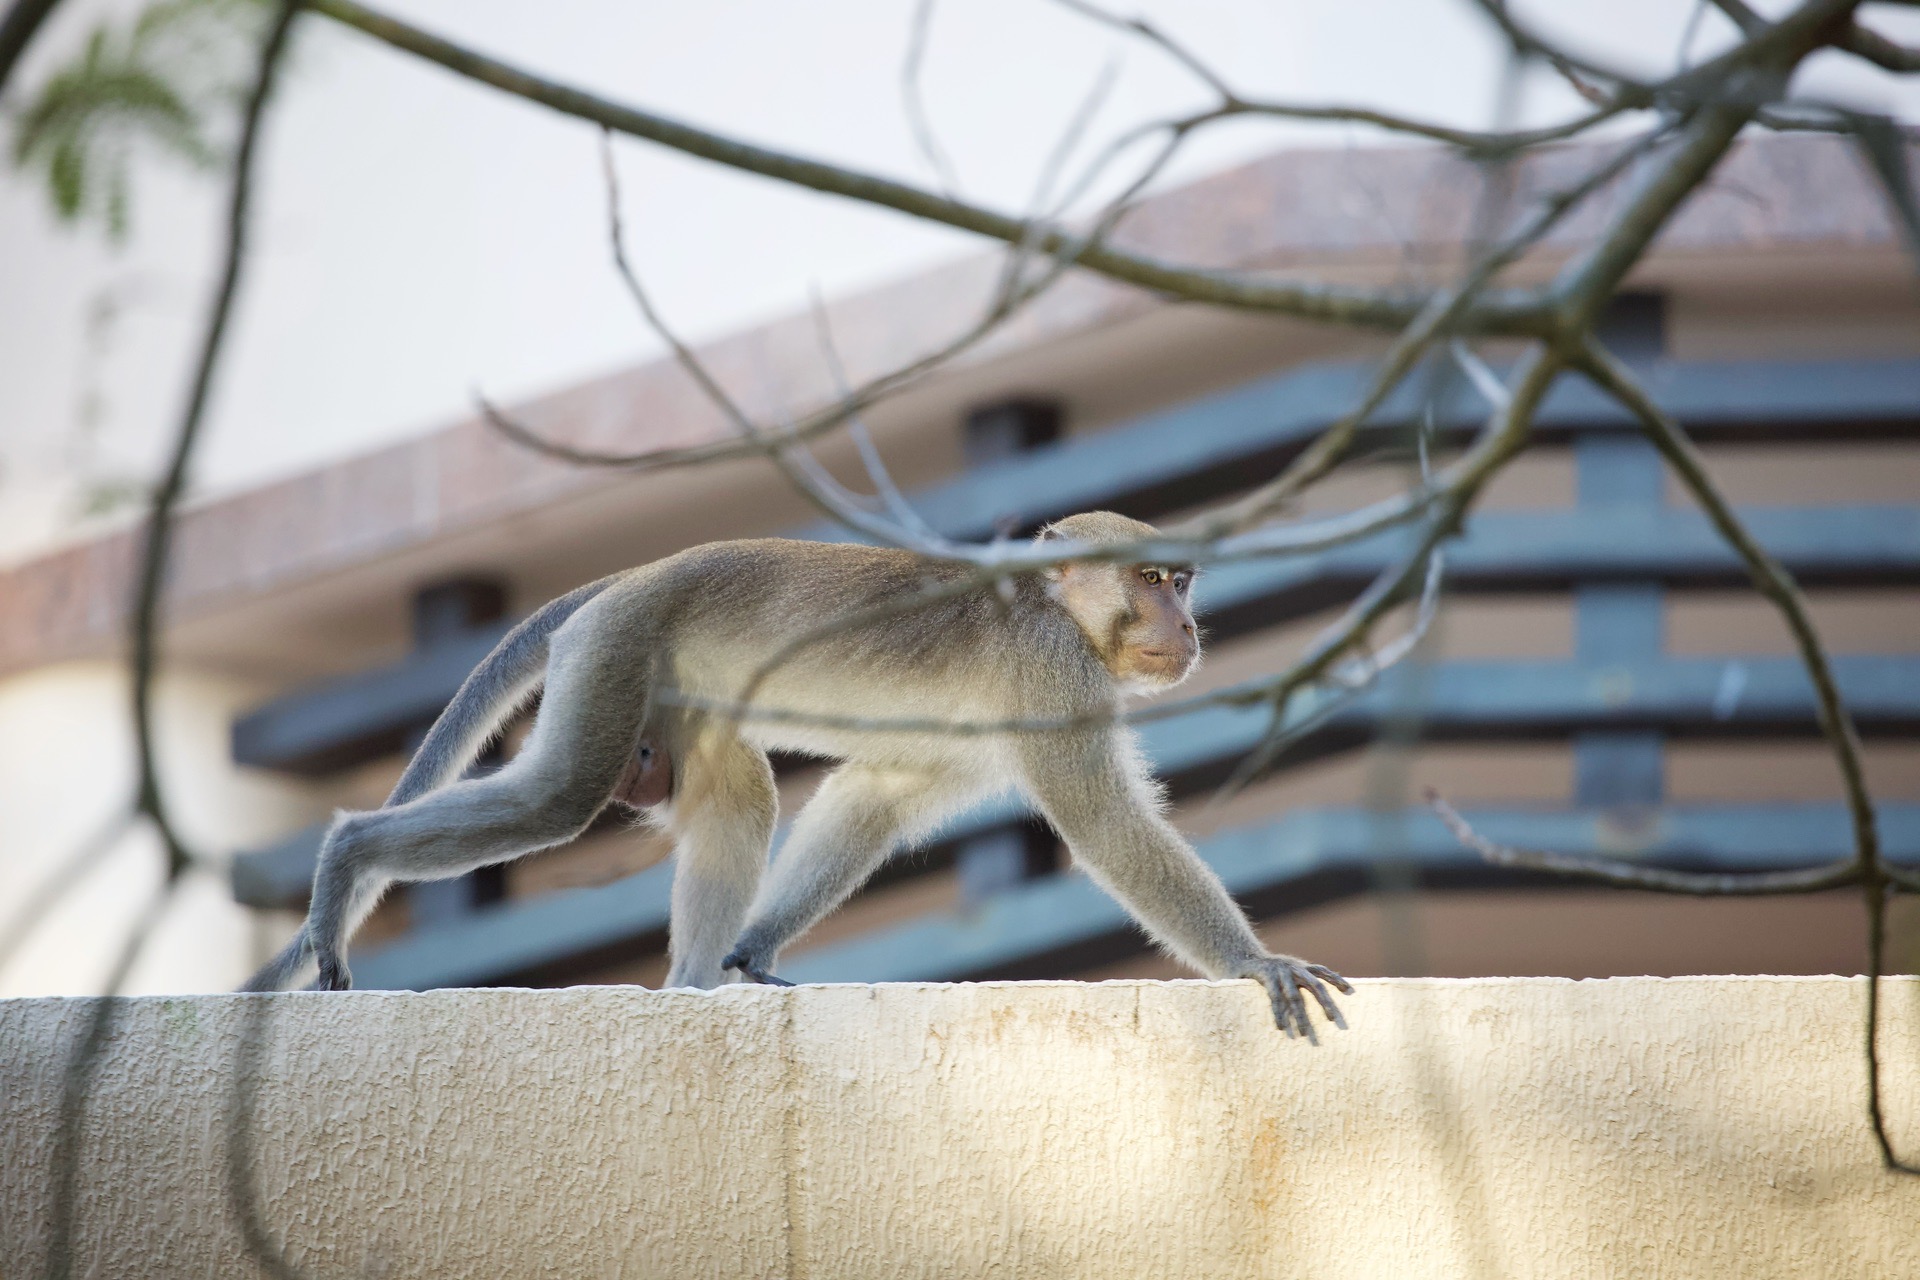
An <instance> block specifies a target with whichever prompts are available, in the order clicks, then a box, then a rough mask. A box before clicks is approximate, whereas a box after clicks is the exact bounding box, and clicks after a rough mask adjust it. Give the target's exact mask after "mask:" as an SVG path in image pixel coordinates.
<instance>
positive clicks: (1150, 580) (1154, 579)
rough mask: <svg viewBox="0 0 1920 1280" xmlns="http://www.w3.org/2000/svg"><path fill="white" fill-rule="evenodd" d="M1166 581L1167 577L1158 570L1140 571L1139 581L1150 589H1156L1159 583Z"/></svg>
mask: <svg viewBox="0 0 1920 1280" xmlns="http://www.w3.org/2000/svg"><path fill="white" fill-rule="evenodd" d="M1166 580H1167V575H1166V574H1164V573H1162V572H1160V570H1158V569H1142V570H1141V571H1140V581H1142V582H1144V583H1146V584H1147V585H1148V586H1150V587H1157V586H1159V585H1160V584H1161V583H1163V582H1165V581H1166Z"/></svg>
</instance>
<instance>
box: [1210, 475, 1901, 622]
mask: <svg viewBox="0 0 1920 1280" xmlns="http://www.w3.org/2000/svg"><path fill="white" fill-rule="evenodd" d="M1741 516H1742V518H1743V519H1744V520H1746V521H1747V523H1748V526H1749V527H1750V528H1751V529H1752V531H1753V534H1754V536H1755V537H1756V538H1758V539H1759V540H1760V542H1761V543H1762V544H1763V545H1764V546H1766V547H1767V549H1768V550H1770V551H1771V552H1773V553H1774V554H1775V555H1776V556H1778V557H1779V558H1780V559H1781V560H1782V562H1783V563H1785V564H1786V565H1787V568H1788V569H1789V571H1791V572H1792V573H1793V574H1794V575H1795V576H1796V577H1797V578H1798V579H1799V580H1800V581H1801V582H1802V583H1803V584H1806V585H1816V586H1817V585H1825V584H1861V583H1873V584H1880V585H1891V584H1896V583H1911V582H1920V507H1904V506H1860V507H1759V508H1752V509H1748V510H1745V511H1743V512H1741ZM1403 553H1404V552H1403V543H1402V541H1401V539H1400V538H1399V537H1398V536H1397V533H1394V532H1390V533H1388V534H1385V535H1382V536H1378V537H1374V538H1369V539H1366V540H1364V541H1361V542H1355V543H1351V544H1348V545H1346V546H1343V547H1336V548H1334V549H1332V550H1329V551H1323V552H1318V553H1316V554H1313V555H1308V556H1294V557H1289V558H1287V559H1285V560H1276V561H1265V562H1250V563H1243V564H1231V565H1221V566H1218V567H1216V568H1211V569H1209V570H1207V572H1206V573H1205V574H1204V575H1203V576H1202V578H1201V580H1200V585H1199V587H1198V589H1197V592H1196V599H1197V601H1198V606H1199V609H1200V610H1201V612H1202V614H1203V615H1205V616H1206V617H1207V620H1208V622H1209V624H1210V626H1211V628H1212V629H1213V631H1214V632H1215V633H1216V634H1224V635H1231V634H1237V633H1239V632H1241V631H1244V630H1248V629H1251V628H1254V627H1260V626H1270V625H1272V624H1273V623H1275V622H1279V621H1285V620H1287V619H1290V618H1295V617H1299V616H1301V615H1303V614H1305V613H1309V612H1312V611H1314V610H1316V609H1321V608H1325V607H1327V606H1328V605H1330V604H1333V603H1335V602H1338V601H1342V600H1345V599H1346V598H1348V597H1349V596H1351V595H1353V594H1354V593H1355V592H1357V591H1358V590H1359V589H1360V588H1361V586H1362V585H1364V584H1365V583H1368V582H1370V581H1372V580H1373V578H1374V577H1375V576H1377V575H1378V574H1379V573H1380V572H1381V570H1383V569H1385V568H1386V567H1387V566H1388V565H1389V564H1392V563H1394V562H1395V561H1396V560H1397V559H1398V558H1399V557H1400V556H1401V555H1402V554H1403ZM1641 578H1648V579H1658V580H1659V581H1662V582H1665V583H1668V584H1669V585H1674V586H1686V587H1706V586H1738V585H1743V584H1744V583H1745V582H1746V581H1747V577H1746V570H1745V569H1744V568H1743V567H1742V565H1741V563H1740V560H1739V558H1738V557H1737V556H1735V555H1734V554H1733V552H1732V551H1730V550H1728V548H1727V546H1726V543H1725V542H1723V541H1722V540H1721V538H1720V535H1719V534H1718V533H1717V532H1716V531H1715V530H1714V528H1713V526H1712V525H1710V524H1709V523H1708V522H1707V520H1706V518H1705V517H1703V516H1701V515H1700V514H1699V513H1697V512H1694V511H1684V510H1660V511H1656V512H1650V513H1642V514H1638V515H1636V517H1635V518H1633V519H1631V520H1628V519H1616V518H1614V517H1613V516H1612V515H1610V514H1609V513H1607V512H1605V511H1593V510H1581V509H1578V508H1573V509H1567V510H1552V511H1492V512H1485V513H1482V514H1479V515H1476V516H1474V517H1472V518H1471V520H1470V521H1469V523H1468V525H1467V528H1466V530H1465V532H1464V533H1463V535H1462V536H1461V537H1460V538H1458V539H1456V540H1455V541H1453V542H1451V543H1449V544H1448V545H1447V587H1448V590H1449V591H1451V592H1454V593H1459V592H1462V591H1527V590H1539V589H1546V588H1563V587H1569V586H1573V585H1575V584H1577V583H1582V582H1607V581H1622V580H1625V581H1631V580H1634V579H1641Z"/></svg>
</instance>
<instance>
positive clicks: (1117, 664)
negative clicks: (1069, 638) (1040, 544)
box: [1050, 563, 1200, 692]
mask: <svg viewBox="0 0 1920 1280" xmlns="http://www.w3.org/2000/svg"><path fill="white" fill-rule="evenodd" d="M1050 577H1051V579H1052V591H1053V593H1054V598H1055V599H1057V600H1059V601H1060V603H1061V604H1063V605H1065V606H1066V609H1067V612H1068V613H1070V614H1072V615H1073V620H1074V621H1075V622H1077V623H1079V624H1080V630H1081V631H1083V632H1084V633H1085V634H1086V637H1087V639H1088V641H1089V642H1091V643H1092V645H1093V648H1094V652H1095V653H1097V654H1099V655H1100V660H1101V661H1102V662H1103V663H1105V664H1106V667H1107V670H1109V671H1111V672H1112V673H1113V675H1114V678H1115V679H1117V680H1119V681H1120V682H1121V683H1122V684H1124V685H1126V686H1127V687H1128V688H1129V689H1132V690H1135V691H1138V692H1151V691H1155V690H1159V689H1171V688H1172V687H1173V686H1174V685H1177V684H1179V683H1180V682H1181V681H1182V680H1185V679H1186V678H1187V677H1188V676H1190V675H1192V674H1193V669H1194V668H1195V667H1197V666H1199V665H1200V635H1199V631H1198V629H1197V628H1196V627H1195V626H1194V623H1193V611H1192V609H1191V607H1190V606H1189V601H1188V596H1189V593H1190V592H1191V591H1192V589H1193V571H1192V570H1191V569H1187V568H1184V567H1181V566H1166V565H1110V564H1092V563H1088V564H1069V565H1062V566H1061V567H1060V568H1058V569H1056V570H1054V571H1053V573H1052V574H1051V575H1050Z"/></svg>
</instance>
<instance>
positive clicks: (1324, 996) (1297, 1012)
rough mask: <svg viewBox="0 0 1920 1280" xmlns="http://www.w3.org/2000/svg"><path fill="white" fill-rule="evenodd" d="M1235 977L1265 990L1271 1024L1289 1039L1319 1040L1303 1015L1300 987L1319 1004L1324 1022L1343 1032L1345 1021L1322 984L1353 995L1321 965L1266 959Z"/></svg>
mask: <svg viewBox="0 0 1920 1280" xmlns="http://www.w3.org/2000/svg"><path fill="white" fill-rule="evenodd" d="M1236 976H1238V977H1242V978H1257V979H1258V980H1259V981H1260V983H1261V985H1262V986H1264V987H1266V989H1267V999H1268V1000H1269V1001H1271V1002H1272V1004H1273V1021H1274V1025H1276V1026H1278V1027H1279V1028H1280V1029H1281V1030H1282V1031H1284V1032H1286V1033H1287V1035H1289V1036H1294V1035H1303V1036H1305V1037H1306V1038H1307V1043H1308V1044H1319V1043H1320V1037H1319V1036H1317V1035H1315V1034H1314V1030H1313V1021H1312V1019H1310V1018H1309V1017H1308V1016H1307V1001H1306V996H1305V995H1303V994H1301V988H1303V987H1304V988H1305V989H1306V991H1307V993H1309V994H1311V995H1312V996H1313V998H1314V1000H1315V1001H1317V1002H1318V1003H1319V1005H1320V1008H1321V1010H1322V1011H1323V1012H1324V1013H1325V1014H1326V1015H1327V1021H1328V1022H1331V1023H1332V1024H1333V1025H1334V1026H1336V1027H1338V1028H1340V1029H1341V1030H1342V1031H1345V1030H1346V1029H1347V1020H1346V1018H1344V1017H1343V1016H1341V1013H1340V1006H1339V1005H1337V1004H1335V1003H1334V1002H1333V995H1332V993H1330V992H1329V991H1328V990H1327V987H1326V984H1327V983H1328V982H1331V983H1332V984H1333V985H1334V986H1336V987H1338V988H1339V989H1340V990H1341V991H1343V992H1345V993H1346V994H1347V995H1352V994H1353V984H1352V983H1350V982H1348V981H1347V980H1346V979H1345V978H1343V977H1341V976H1340V975H1339V974H1337V973H1335V972H1334V971H1333V970H1331V969H1329V968H1327V966H1325V965H1323V964H1308V963H1307V962H1306V961H1305V960H1296V959H1294V958H1293V957H1292V956H1266V957H1264V958H1263V959H1262V960H1261V961H1260V962H1259V963H1257V964H1255V965H1253V966H1250V967H1249V968H1247V969H1246V970H1244V971H1242V972H1241V973H1240V974H1238V975H1236ZM1322 979H1325V981H1324V982H1323V981H1322Z"/></svg>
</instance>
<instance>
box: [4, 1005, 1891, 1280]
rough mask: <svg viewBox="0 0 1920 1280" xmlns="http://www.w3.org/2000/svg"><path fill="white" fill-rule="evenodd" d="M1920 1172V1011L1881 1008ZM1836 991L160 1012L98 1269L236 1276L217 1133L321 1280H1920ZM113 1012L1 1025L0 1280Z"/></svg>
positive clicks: (26, 1244)
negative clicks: (246, 1101) (90, 1036)
mask: <svg viewBox="0 0 1920 1280" xmlns="http://www.w3.org/2000/svg"><path fill="white" fill-rule="evenodd" d="M1886 990H1887V995H1888V1005H1889V1009H1888V1013H1887V1024H1886V1025H1887V1034H1886V1037H1885V1053H1886V1060H1887V1062H1888V1064H1889V1069H1888V1070H1887V1073H1886V1074H1887V1077H1888V1080H1889V1083H1890V1086H1891V1088H1890V1091H1889V1095H1888V1104H1889V1107H1890V1111H1891V1114H1892V1116H1893V1117H1894V1122H1895V1130H1896V1137H1897V1138H1898V1139H1899V1140H1900V1141H1901V1142H1902V1143H1903V1144H1905V1147H1906V1149H1907V1150H1908V1151H1910V1152H1911V1151H1916V1149H1920V1070H1916V1066H1920V981H1916V980H1911V979H1899V980H1893V981H1890V982H1889V984H1888V986H1887V989H1886ZM1863 993H1864V985H1863V983H1862V982H1861V981H1860V980H1858V979H1841V978H1800V979H1783V978H1732V979H1725V978H1721V979H1710V978H1709V979H1612V980H1607V981H1600V982H1578V983H1576V982H1568V981H1563V980H1553V979H1505V980H1480V981H1444V980H1419V981H1380V982H1369V983H1366V984H1364V985H1363V986H1362V988H1361V990H1360V992H1359V994H1358V995H1356V996H1354V997H1353V998H1352V999H1351V1000H1350V1001H1349V1002H1348V1012H1349V1015H1350V1017H1351V1020H1352V1023H1353V1030H1352V1031H1350V1032H1347V1033H1345V1034H1340V1033H1333V1034H1331V1035H1329V1037H1328V1038H1327V1041H1326V1043H1324V1044H1323V1045H1321V1046H1320V1047H1319V1048H1312V1047H1309V1046H1308V1045H1306V1044H1305V1043H1304V1042H1300V1041H1289V1040H1287V1039H1285V1038H1284V1037H1282V1036H1281V1035H1279V1034H1278V1033H1277V1032H1275V1031H1274V1029H1273V1027H1272V1025H1271V1024H1270V1023H1269V1022H1268V1020H1267V1011H1266V1002H1265V999H1264V997H1263V996H1262V995H1261V994H1260V993H1259V992H1258V991H1257V990H1256V989H1255V988H1254V987H1253V985H1252V984H1250V983H1229V984H1208V983H1198V982H1179V983H1154V982H1115V983H1105V984H1097V985H1081V984H1073V983H1032V984H981V985H953V986H912V985H900V986H880V987H860V986H839V987H812V988H800V989H797V990H793V991H777V990H772V989H765V988H741V987H735V988H729V989H725V990H723V991H720V992H718V993H713V994H703V993H693V992H648V991H641V990H636V989H630V988H576V989H572V990H567V991H539V992H529V991H512V990H493V991H440V992H433V993H429V994H425V995H407V994H388V993H371V992H370V993H360V994H354V995H349V996H327V995H318V994H295V995H287V996H275V997H234V996H214V997H180V998H164V997H154V998H144V999H140V1000H137V1001H132V1002H128V1003H126V1004H123V1005H122V1006H120V1010H121V1017H120V1020H119V1022H118V1025H117V1029H116V1030H115V1032H114V1034H113V1039H112V1041H111V1050H110V1054H109V1056H108V1057H107V1059H106V1060H105V1062H104V1065H103V1068H102V1071H101V1074H100V1076H99V1079H98V1088H97V1090H96V1091H95V1093H94V1095H93V1101H92V1105H91V1107H90V1109H89V1111H88V1113H87V1120H86V1128H85V1141H84V1150H85V1159H84V1162H83V1163H82V1165H81V1168H80V1189H81V1190H80V1195H81V1200H80V1203H81V1206H82V1208H81V1213H80V1219H79V1231H78V1235H77V1246H78V1259H77V1260H78V1264H79V1265H78V1266H76V1268H75V1274H78V1275H97V1276H116V1277H117V1276H140V1277H158V1276H188V1275H192V1276H201V1275H220V1276H242V1275H251V1274H255V1272H254V1270H253V1269H252V1268H251V1267H250V1266H249V1265H247V1264H246V1263H245V1262H243V1261H242V1260H241V1254H240V1245H239V1239H238V1235H237V1232H236V1230H235V1227H234V1225H233V1220H232V1218H231V1215H230V1211H229V1209H228V1201H227V1198H226V1190H225V1188H226V1183H225V1174H224V1169H225V1165H224V1160H225V1150H224V1132H225V1130H224V1128H223V1123H222V1119H221V1117H222V1115H223V1114H224V1111H225V1108H226V1107H227V1106H228V1104H229V1103H230V1101H231V1099H232V1096H233V1095H232V1089H231V1082H232V1072H231V1060H232V1057H233V1052H234V1046H235V1044H236V1037H237V1033H238V1031H239V1029H240V1028H241V1026H242V1025H243V1022H242V1019H243V1015H245V1014H247V1013H248V1011H252V1012H253V1013H254V1014H264V1015H266V1017H267V1021H266V1023H265V1025H266V1028H267V1044H266V1047H265V1050H264V1055H263V1058H262V1061H263V1062H264V1076H263V1077H262V1080H261V1086H260V1094H261V1097H260V1100H259V1104H258V1110H257V1113H256V1116H257V1123H256V1125H255V1126H254V1131H255V1132H256V1133H257V1134H258V1135H259V1137H258V1145H257V1150H256V1152H255V1157H256V1162H255V1172H254V1178H255V1182H256V1185H257V1187H258V1189H259V1193H260V1197H261V1202H262V1204H263V1207H264V1219H265V1222H266V1224H267V1228H268V1231H269V1233H270V1234H271V1235H272V1236H273V1238H274V1239H275V1240H277V1241H280V1242H283V1243H284V1245H285V1248H286V1253H287V1256H288V1258H289V1259H290V1260H291V1261H292V1262H293V1263H294V1264H295V1265H296V1266H297V1267H299V1268H300V1269H301V1272H302V1273H303V1274H305V1275H308V1276H314V1277H321V1276H349V1275H354V1276H388V1275H391V1276H424V1275H432V1276H435V1277H438V1278H439V1280H456V1278H458V1277H468V1276H471V1277H499V1276H534V1275H554V1276H568V1277H574V1276H636V1277H671V1276H701V1277H711V1276H730V1277H731V1276H811V1277H826V1276H831V1277H851V1276H888V1277H893V1276H922V1275H924V1276H947V1275H952V1276H978V1275H1044V1276H1049V1277H1053V1276H1087V1277H1100V1278H1101V1280H1114V1278H1117V1277H1127V1276H1243V1275H1244V1276H1275V1277H1279V1276H1315V1277H1339V1276H1383V1277H1396V1278H1397V1277H1419V1276H1435V1277H1442V1276H1444V1277H1449V1278H1452V1277H1462V1276H1541V1277H1569V1276H1589V1275H1591V1276H1602V1275H1606V1276H1623V1275H1629V1274H1631V1275H1654V1274H1672V1275H1686V1276H1751V1275H1767V1276H1773V1277H1780V1276H1808V1277H1831V1276H1910V1275H1915V1274H1920V1238H1916V1236H1915V1233H1914V1231H1913V1226H1914V1223H1915V1222H1916V1221H1920V1180H1916V1179H1909V1178H1902V1177H1899V1176H1897V1175H1894V1174H1890V1173H1887V1172H1884V1171H1883V1170H1882V1169H1881V1168H1880V1165H1879V1162H1878V1159H1877V1156H1876V1153H1875V1151H1874V1149H1873V1146H1872V1143H1871V1140H1870V1137H1869V1132H1868V1129H1867V1124H1866V1115H1865V1108H1864V1097H1865V1094H1864V1092H1863V1074H1864V1073H1863V1066H1862V1059H1861V1051H1860V1020H1861V1013H1862V1007H1863ZM87 1008H88V1006H87V1004H86V1002H82V1001H72V1000H58V999H43V1000H15V1001H7V1002H0V1045H4V1046H6V1047H5V1051H4V1053H0V1098H4V1099H5V1102H4V1104H3V1105H0V1204H4V1205H5V1206H6V1212H5V1213H0V1274H4V1275H7V1276H18V1275H27V1274H37V1273H38V1268H39V1266H40V1264H41V1258H42V1253H43V1250H44V1249H45V1246H46V1232H47V1223H48V1215H49V1204H50V1189H49V1177H48V1172H49V1169H48V1165H49V1152H50V1149H51V1135H52V1133H53V1131H54V1127H55V1116H56V1114H57V1110H58V1092H59V1082H60V1078H61V1076H60V1066H59V1064H60V1061H61V1056H60V1055H61V1051H62V1047H63V1046H65V1045H67V1044H69V1043H70V1042H71V1041H72V1040H73V1038H74V1037H75V1036H77V1035H78V1034H79V1030H80V1027H81V1025H82V1022H83V1020H84V1017H85V1014H86V1012H87Z"/></svg>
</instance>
